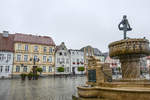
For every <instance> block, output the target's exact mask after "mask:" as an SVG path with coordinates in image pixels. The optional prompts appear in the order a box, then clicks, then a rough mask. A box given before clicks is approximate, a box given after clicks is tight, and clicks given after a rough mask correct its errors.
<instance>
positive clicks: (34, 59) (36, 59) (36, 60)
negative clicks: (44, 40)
mask: <svg viewBox="0 0 150 100" xmlns="http://www.w3.org/2000/svg"><path fill="white" fill-rule="evenodd" d="M30 61H33V65H34V66H33V75H34V76H33V80H34V79H35V75H36V74H37V71H36V68H37V66H35V64H36V62H39V61H40V59H39V58H35V57H34V58H30Z"/></svg>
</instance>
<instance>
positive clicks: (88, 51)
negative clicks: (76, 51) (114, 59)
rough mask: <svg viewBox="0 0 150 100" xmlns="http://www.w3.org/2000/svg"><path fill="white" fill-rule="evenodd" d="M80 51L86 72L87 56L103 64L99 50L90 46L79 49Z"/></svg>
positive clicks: (102, 57)
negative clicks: (82, 53)
mask: <svg viewBox="0 0 150 100" xmlns="http://www.w3.org/2000/svg"><path fill="white" fill-rule="evenodd" d="M81 51H83V52H84V65H85V69H86V70H87V67H88V58H89V56H94V57H95V58H97V59H99V60H100V62H101V63H104V59H105V57H104V56H103V54H102V53H101V51H100V50H99V49H97V48H93V47H92V46H85V47H83V48H81Z"/></svg>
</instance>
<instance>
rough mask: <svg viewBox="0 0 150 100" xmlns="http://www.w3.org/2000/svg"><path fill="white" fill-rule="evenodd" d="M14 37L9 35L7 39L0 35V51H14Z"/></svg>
mask: <svg viewBox="0 0 150 100" xmlns="http://www.w3.org/2000/svg"><path fill="white" fill-rule="evenodd" d="M13 40H14V35H13V34H9V35H8V37H3V34H2V33H0V51H9V52H13V51H14V45H13Z"/></svg>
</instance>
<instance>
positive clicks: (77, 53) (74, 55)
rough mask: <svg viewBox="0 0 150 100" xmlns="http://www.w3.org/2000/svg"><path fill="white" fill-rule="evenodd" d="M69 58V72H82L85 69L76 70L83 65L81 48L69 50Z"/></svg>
mask: <svg viewBox="0 0 150 100" xmlns="http://www.w3.org/2000/svg"><path fill="white" fill-rule="evenodd" d="M69 52H70V55H71V58H70V61H71V63H70V66H71V73H72V74H74V75H75V74H84V73H85V71H83V72H81V71H79V70H78V68H79V67H85V66H84V52H83V51H81V50H72V49H70V50H69Z"/></svg>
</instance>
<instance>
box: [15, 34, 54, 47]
mask: <svg viewBox="0 0 150 100" xmlns="http://www.w3.org/2000/svg"><path fill="white" fill-rule="evenodd" d="M14 42H22V43H31V44H42V45H48V46H55V43H54V41H53V39H52V38H51V37H48V36H36V35H28V34H21V33H16V34H15V36H14Z"/></svg>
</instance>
